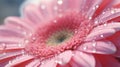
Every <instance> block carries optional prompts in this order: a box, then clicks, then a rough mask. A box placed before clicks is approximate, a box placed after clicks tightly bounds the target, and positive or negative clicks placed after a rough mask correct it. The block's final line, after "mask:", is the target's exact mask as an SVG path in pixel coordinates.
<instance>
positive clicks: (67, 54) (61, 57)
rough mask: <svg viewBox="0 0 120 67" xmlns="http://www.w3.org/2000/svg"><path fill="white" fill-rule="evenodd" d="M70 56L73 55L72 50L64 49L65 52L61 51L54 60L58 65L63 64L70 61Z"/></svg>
mask: <svg viewBox="0 0 120 67" xmlns="http://www.w3.org/2000/svg"><path fill="white" fill-rule="evenodd" d="M72 56H73V53H72V51H65V52H63V53H61V54H60V55H58V57H57V58H56V60H55V62H56V63H58V64H60V65H65V64H67V63H69V62H70V60H71V58H72ZM66 57H67V58H66Z"/></svg>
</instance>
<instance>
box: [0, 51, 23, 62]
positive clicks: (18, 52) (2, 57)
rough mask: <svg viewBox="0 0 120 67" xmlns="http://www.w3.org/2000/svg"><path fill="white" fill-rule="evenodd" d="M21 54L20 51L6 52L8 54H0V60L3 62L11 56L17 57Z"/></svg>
mask: <svg viewBox="0 0 120 67" xmlns="http://www.w3.org/2000/svg"><path fill="white" fill-rule="evenodd" d="M21 54H22V52H21V51H15V52H8V53H3V54H0V60H4V59H7V58H10V57H13V56H17V55H21Z"/></svg>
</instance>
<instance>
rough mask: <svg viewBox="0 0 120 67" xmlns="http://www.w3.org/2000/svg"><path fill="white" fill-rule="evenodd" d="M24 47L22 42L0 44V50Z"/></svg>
mask: <svg viewBox="0 0 120 67" xmlns="http://www.w3.org/2000/svg"><path fill="white" fill-rule="evenodd" d="M24 47H25V46H24V45H22V44H5V43H2V44H0V50H11V49H23V48H24Z"/></svg>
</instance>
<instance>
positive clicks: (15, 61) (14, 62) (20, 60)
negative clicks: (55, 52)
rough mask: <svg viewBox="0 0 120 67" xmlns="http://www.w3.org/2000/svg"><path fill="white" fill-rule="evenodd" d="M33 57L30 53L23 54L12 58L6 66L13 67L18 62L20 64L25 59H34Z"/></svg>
mask: <svg viewBox="0 0 120 67" xmlns="http://www.w3.org/2000/svg"><path fill="white" fill-rule="evenodd" d="M33 58H34V57H33V56H30V55H22V56H19V57H17V58H16V59H14V60H11V61H10V62H9V63H8V64H7V65H6V66H5V67H12V66H15V65H17V64H20V63H23V62H25V61H28V60H30V59H33Z"/></svg>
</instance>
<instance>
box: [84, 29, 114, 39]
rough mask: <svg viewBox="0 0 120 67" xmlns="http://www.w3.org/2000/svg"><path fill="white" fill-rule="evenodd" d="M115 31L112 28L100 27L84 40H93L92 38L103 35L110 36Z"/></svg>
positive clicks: (98, 37)
mask: <svg viewBox="0 0 120 67" xmlns="http://www.w3.org/2000/svg"><path fill="white" fill-rule="evenodd" d="M115 32H116V31H115V30H114V29H101V30H99V29H98V30H96V31H92V32H91V33H90V34H89V35H88V36H87V37H86V40H85V41H93V40H99V39H103V38H105V37H108V36H111V35H113V34H114V33H115Z"/></svg>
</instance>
